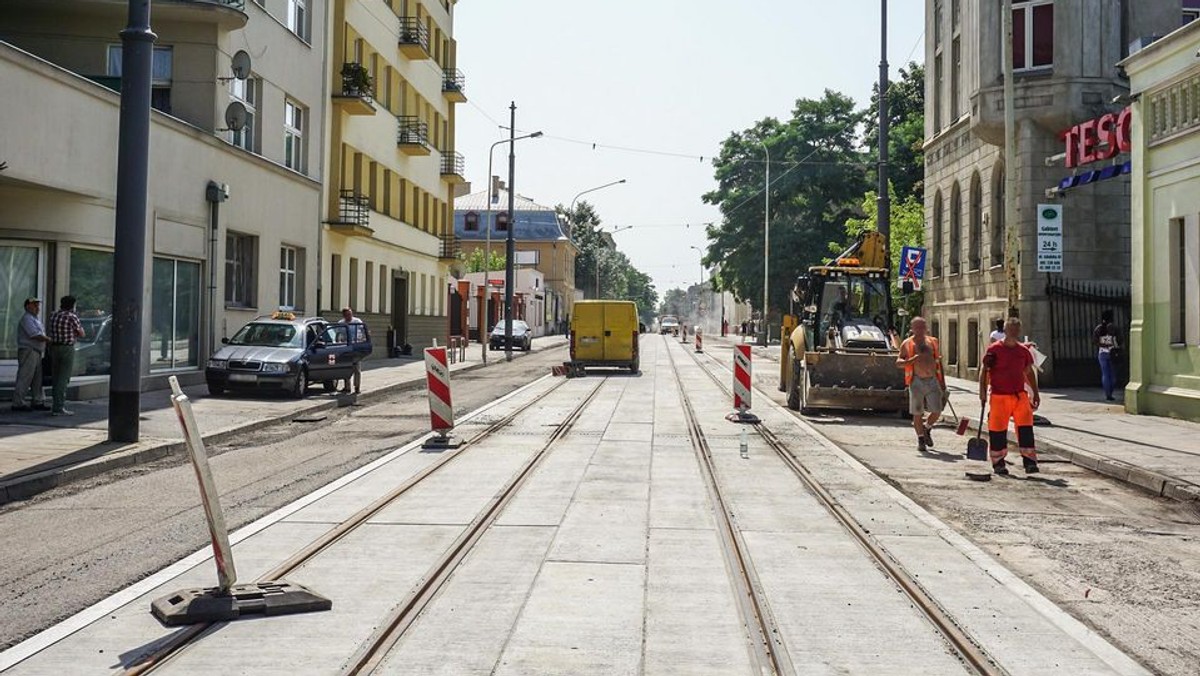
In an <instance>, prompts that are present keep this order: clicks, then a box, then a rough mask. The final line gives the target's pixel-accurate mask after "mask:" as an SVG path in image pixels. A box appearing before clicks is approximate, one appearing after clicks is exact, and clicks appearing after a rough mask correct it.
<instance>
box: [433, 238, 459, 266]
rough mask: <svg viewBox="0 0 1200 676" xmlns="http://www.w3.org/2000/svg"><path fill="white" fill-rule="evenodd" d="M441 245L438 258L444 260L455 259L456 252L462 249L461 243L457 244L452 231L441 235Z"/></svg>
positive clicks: (456, 256) (456, 257)
mask: <svg viewBox="0 0 1200 676" xmlns="http://www.w3.org/2000/svg"><path fill="white" fill-rule="evenodd" d="M441 240H442V247H441V253H440V254H439V255H438V257H439V258H442V259H444V260H457V259H458V254H459V253H460V252H461V251H462V245H461V244H459V241H458V238H457V237H455V236H454V235H453V234H452V233H445V234H443V235H442V236H441Z"/></svg>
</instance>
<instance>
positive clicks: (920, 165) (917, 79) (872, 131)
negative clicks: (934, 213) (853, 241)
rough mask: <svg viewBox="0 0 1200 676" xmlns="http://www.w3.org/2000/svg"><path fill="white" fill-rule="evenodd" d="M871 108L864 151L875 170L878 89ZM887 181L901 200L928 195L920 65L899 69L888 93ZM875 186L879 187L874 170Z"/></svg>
mask: <svg viewBox="0 0 1200 676" xmlns="http://www.w3.org/2000/svg"><path fill="white" fill-rule="evenodd" d="M872 92H873V93H872V95H871V106H870V108H869V109H868V110H866V111H864V113H863V115H864V118H865V124H864V125H863V127H864V131H863V147H864V148H866V149H867V151H868V152H869V153H870V156H871V159H870V162H871V163H872V167H874V166H877V163H878V162H879V113H878V110H879V85H878V84H876V85H875V87H874V88H873V89H872ZM888 94H889V95H888V120H889V121H890V125H889V126H890V129H891V131H890V133H889V134H888V179H889V180H890V182H891V183H892V184H893V186H894V187H895V190H896V192H897V193H898V194H900V196H902V197H907V196H909V195H915V196H916V197H917V199H918V201H923V200H924V195H925V153H924V151H923V150H922V149H921V148H922V146H923V145H924V143H925V67H924V66H922V65H921V64H918V63H910V64H908V68H901V69H900V79H898V80H894V81H893V82H892V83H891V87H890V88H889V92H888ZM871 182H872V184H876V185H877V184H878V183H879V180H878V178H876V173H875V170H874V168H873V169H872V171H871Z"/></svg>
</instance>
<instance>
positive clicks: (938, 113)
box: [933, 53, 945, 133]
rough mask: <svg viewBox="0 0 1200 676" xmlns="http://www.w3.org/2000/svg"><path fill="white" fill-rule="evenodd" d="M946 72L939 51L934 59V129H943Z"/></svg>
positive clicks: (937, 130) (935, 130) (935, 131)
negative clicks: (943, 97) (943, 90)
mask: <svg viewBox="0 0 1200 676" xmlns="http://www.w3.org/2000/svg"><path fill="white" fill-rule="evenodd" d="M944 79H945V73H944V72H943V71H942V55H941V54H940V53H939V54H938V55H937V56H936V57H934V60H933V131H934V133H937V132H939V131H941V130H942V81H943V80H944Z"/></svg>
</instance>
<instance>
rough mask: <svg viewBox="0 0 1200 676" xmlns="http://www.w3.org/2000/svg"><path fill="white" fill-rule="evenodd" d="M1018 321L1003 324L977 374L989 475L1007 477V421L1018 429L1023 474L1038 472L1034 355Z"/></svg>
mask: <svg viewBox="0 0 1200 676" xmlns="http://www.w3.org/2000/svg"><path fill="white" fill-rule="evenodd" d="M1020 335H1021V320H1020V319H1018V318H1016V317H1009V318H1008V320H1007V321H1006V322H1005V323H1004V340H1002V341H1000V342H998V343H992V345H991V346H990V347H989V348H988V350H987V354H985V355H984V356H983V368H982V369H981V370H980V372H979V403H981V404H984V403H986V404H987V405H988V437H989V444H988V446H989V448H990V450H991V461H992V471H994V472H995V473H996V474H1008V466H1007V463H1006V462H1005V460H1004V457H1005V456H1006V455H1008V421H1009V420H1012V421H1013V423H1014V424H1015V425H1016V427H1017V447H1018V448H1020V450H1021V464H1022V465H1024V467H1025V473H1026V474H1035V473H1037V471H1038V462H1037V451H1036V450H1035V446H1034V441H1033V412H1034V411H1036V410H1037V409H1038V406H1040V405H1041V403H1042V395H1041V393H1040V392H1038V383H1037V374H1036V373H1034V370H1033V355H1032V354H1031V353H1030V352H1029V348H1028V347H1027V346H1026V345H1025V344H1023V343H1021V340H1020ZM989 386H990V387H991V400H990V401H989V400H988V387H989Z"/></svg>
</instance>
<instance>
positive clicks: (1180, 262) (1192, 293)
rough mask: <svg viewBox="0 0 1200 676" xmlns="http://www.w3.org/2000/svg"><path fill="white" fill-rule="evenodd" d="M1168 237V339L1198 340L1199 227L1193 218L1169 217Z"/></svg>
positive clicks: (1180, 341) (1179, 341)
mask: <svg viewBox="0 0 1200 676" xmlns="http://www.w3.org/2000/svg"><path fill="white" fill-rule="evenodd" d="M1189 226H1190V227H1189ZM1169 239H1170V241H1169V242H1168V244H1169V246H1170V251H1171V253H1170V257H1171V258H1170V270H1169V273H1170V274H1169V279H1170V280H1171V297H1170V303H1171V304H1170V311H1171V322H1170V323H1171V343H1172V344H1176V345H1184V344H1187V345H1196V344H1200V228H1197V227H1196V225H1195V221H1194V220H1193V219H1183V218H1173V219H1171V223H1170V233H1169Z"/></svg>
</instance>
